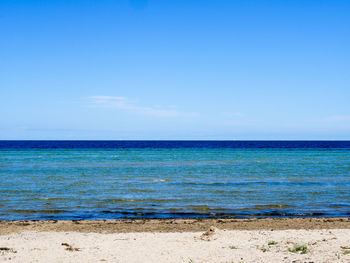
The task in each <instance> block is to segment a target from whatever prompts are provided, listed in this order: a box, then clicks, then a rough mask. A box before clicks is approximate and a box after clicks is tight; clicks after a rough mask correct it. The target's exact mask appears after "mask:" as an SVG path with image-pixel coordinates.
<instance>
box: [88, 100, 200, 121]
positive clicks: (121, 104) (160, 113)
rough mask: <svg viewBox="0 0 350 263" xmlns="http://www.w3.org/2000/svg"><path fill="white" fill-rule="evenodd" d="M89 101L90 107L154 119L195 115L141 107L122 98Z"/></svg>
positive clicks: (132, 101)
mask: <svg viewBox="0 0 350 263" xmlns="http://www.w3.org/2000/svg"><path fill="white" fill-rule="evenodd" d="M89 99H90V106H92V107H104V108H114V109H119V110H123V111H127V112H132V113H135V114H139V115H147V116H154V117H179V116H182V115H192V116H194V115H195V114H194V113H188V114H186V113H183V112H179V111H177V110H174V109H162V108H156V107H148V106H140V105H138V104H137V103H136V101H134V100H131V99H129V98H127V97H121V96H91V97H89Z"/></svg>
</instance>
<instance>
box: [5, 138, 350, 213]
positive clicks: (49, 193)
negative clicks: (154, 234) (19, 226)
mask: <svg viewBox="0 0 350 263" xmlns="http://www.w3.org/2000/svg"><path fill="white" fill-rule="evenodd" d="M266 216H274V217H277V216H291V217H294V216H350V141H0V219H5V220H14V219H111V218H125V217H129V218H130V217H131V218H138V217H142V218H150V217H151V218H169V217H172V218H173V217H266Z"/></svg>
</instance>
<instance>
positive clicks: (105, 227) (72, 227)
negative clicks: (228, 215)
mask: <svg viewBox="0 0 350 263" xmlns="http://www.w3.org/2000/svg"><path fill="white" fill-rule="evenodd" d="M210 226H214V227H216V228H218V229H226V230H263V229H264V230H287V229H306V230H311V229H350V217H344V218H260V219H258V218H252V219H125V220H47V221H30V220H29V221H0V235H5V234H10V233H18V232H23V231H73V232H95V233H128V232H198V231H205V230H207V229H208V228H209V227H210Z"/></svg>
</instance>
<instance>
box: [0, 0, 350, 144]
mask: <svg viewBox="0 0 350 263" xmlns="http://www.w3.org/2000/svg"><path fill="white" fill-rule="evenodd" d="M349 13H350V2H348V1H307V2H306V1H222V0H219V1H152V0H148V1H146V0H143V1H136V0H134V1H127V0H123V1H103V0H102V1H82V0H77V1H34V0H27V1H1V2H0V33H1V34H0V39H1V41H0V90H1V92H0V94H1V96H0V114H1V115H0V116H1V117H0V120H1V122H0V139H218V140H220V139H314V140H316V139H350V137H349V134H350V103H349V99H350V74H349V72H350V14H349Z"/></svg>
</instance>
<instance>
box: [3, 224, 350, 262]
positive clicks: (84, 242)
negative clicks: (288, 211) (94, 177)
mask: <svg viewBox="0 0 350 263" xmlns="http://www.w3.org/2000/svg"><path fill="white" fill-rule="evenodd" d="M212 230H213V231H208V232H204V233H203V232H167V233H159V232H143V233H142V232H139V233H132V232H131V233H84V232H36V231H31V232H17V233H11V234H5V235H2V236H0V247H1V249H2V250H0V261H1V262H3V261H7V262H21V263H22V262H186V263H188V262H195V263H197V262H235V263H239V262H245V263H246V262H269V263H272V262H294V263H297V262H308V263H311V262H315V263H316V262H350V254H347V253H350V229H331V230H330V229H313V230H305V229H304V230H274V231H271V230H224V229H217V228H212ZM271 241H275V242H277V244H274V245H268V242H271ZM62 243H63V244H64V245H62ZM65 243H66V244H65ZM295 245H305V246H306V247H307V253H306V254H301V253H300V252H296V253H293V252H290V251H288V248H293V247H294V246H295ZM7 249H9V250H7Z"/></svg>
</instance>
